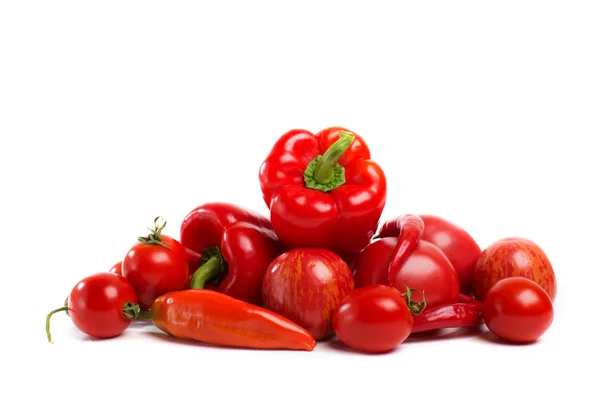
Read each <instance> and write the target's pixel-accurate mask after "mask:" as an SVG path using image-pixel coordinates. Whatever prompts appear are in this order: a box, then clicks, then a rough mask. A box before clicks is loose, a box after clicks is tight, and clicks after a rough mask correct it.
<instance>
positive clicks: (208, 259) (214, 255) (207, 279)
mask: <svg viewBox="0 0 600 400" xmlns="http://www.w3.org/2000/svg"><path fill="white" fill-rule="evenodd" d="M227 269H228V266H227V262H226V261H225V260H224V259H223V255H222V254H221V250H220V249H219V246H212V247H207V248H205V249H204V251H203V252H202V265H200V267H198V269H197V270H196V272H194V274H193V275H192V279H191V280H190V289H204V286H205V285H206V283H210V284H214V285H217V284H219V283H220V282H221V280H222V279H223V277H224V276H225V274H226V273H227Z"/></svg>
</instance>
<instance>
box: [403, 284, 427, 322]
mask: <svg viewBox="0 0 600 400" xmlns="http://www.w3.org/2000/svg"><path fill="white" fill-rule="evenodd" d="M404 287H405V288H406V292H405V293H403V294H402V295H403V296H406V305H408V309H409V310H410V313H411V314H412V315H419V314H421V313H422V312H423V310H425V308H426V307H427V300H426V299H425V291H424V290H423V291H421V290H417V289H412V288H409V287H408V286H406V285H404ZM412 292H417V293H420V294H421V298H422V299H423V301H422V302H418V301H414V300H413V299H412Z"/></svg>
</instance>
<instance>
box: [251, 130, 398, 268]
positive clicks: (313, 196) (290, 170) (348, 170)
mask: <svg viewBox="0 0 600 400" xmlns="http://www.w3.org/2000/svg"><path fill="white" fill-rule="evenodd" d="M259 178H260V184H261V189H262V193H263V198H264V200H265V202H266V204H267V206H268V207H269V209H270V212H271V222H272V224H273V229H274V231H275V233H276V234H277V236H278V237H279V239H280V240H281V241H282V242H283V243H284V244H285V245H287V246H289V247H320V248H326V249H329V250H332V251H334V252H336V253H338V254H339V255H340V256H343V257H344V258H345V259H349V258H350V257H351V256H352V255H354V254H356V253H358V252H359V251H360V250H362V249H363V248H364V247H365V246H367V245H368V244H369V241H370V240H371V238H372V237H373V235H374V234H375V231H376V230H377V225H378V223H379V218H380V217H381V213H382V211H383V208H384V206H385V201H386V190H387V188H386V178H385V174H384V172H383V170H382V169H381V167H380V166H379V165H378V164H377V163H376V162H375V161H373V160H371V154H370V151H369V148H368V147H367V144H366V143H365V141H364V140H363V139H362V138H361V137H360V136H359V135H357V134H356V133H353V132H351V131H349V130H347V129H344V128H341V127H331V128H328V129H324V130H322V131H320V132H318V133H317V134H312V133H311V132H309V131H306V130H302V129H295V130H291V131H289V132H287V133H286V134H284V135H283V136H281V137H280V138H279V140H278V141H277V142H276V143H275V145H274V146H273V148H272V149H271V152H270V153H269V155H268V156H267V158H266V159H265V161H264V162H263V163H262V165H261V167H260V172H259Z"/></svg>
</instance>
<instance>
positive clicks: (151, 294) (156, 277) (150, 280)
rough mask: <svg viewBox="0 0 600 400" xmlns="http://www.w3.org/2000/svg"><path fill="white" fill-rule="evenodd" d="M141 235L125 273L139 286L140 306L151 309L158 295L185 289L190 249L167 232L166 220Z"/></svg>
mask: <svg viewBox="0 0 600 400" xmlns="http://www.w3.org/2000/svg"><path fill="white" fill-rule="evenodd" d="M157 221H158V218H157V219H155V220H154V223H155V229H153V230H151V232H152V233H151V234H150V235H148V236H147V237H140V238H139V239H138V240H139V241H140V242H139V243H137V244H136V245H134V246H133V247H132V248H131V249H130V250H129V251H128V252H127V255H126V256H125V258H124V259H123V266H122V271H123V276H124V277H125V278H126V279H127V280H128V281H129V282H130V283H131V286H133V289H134V290H135V292H136V294H137V296H138V299H139V304H140V307H142V309H144V310H148V309H150V307H151V306H152V302H153V301H154V299H156V298H157V297H158V296H160V295H163V294H165V293H167V292H171V291H176V290H183V289H185V288H187V285H188V282H189V266H188V252H187V251H186V248H185V247H184V246H183V245H182V244H181V243H179V242H178V241H177V240H175V239H173V238H170V237H169V236H166V235H163V234H162V233H161V231H162V230H163V229H164V227H165V225H166V222H165V223H164V224H163V225H162V226H159V225H158V224H157Z"/></svg>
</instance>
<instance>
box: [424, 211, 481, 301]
mask: <svg viewBox="0 0 600 400" xmlns="http://www.w3.org/2000/svg"><path fill="white" fill-rule="evenodd" d="M420 217H421V219H422V220H423V222H425V229H424V230H423V235H422V236H421V240H426V241H428V242H430V243H433V244H435V245H436V246H437V247H439V248H440V249H441V250H442V251H443V252H444V254H445V255H446V257H448V260H450V263H451V264H452V266H453V267H454V270H455V271H456V273H457V274H458V279H459V280H460V288H461V291H462V292H463V293H471V280H472V278H473V270H474V269H475V264H477V260H478V259H479V256H480V255H481V248H480V247H479V245H478V244H477V242H476V241H475V239H473V237H472V236H471V235H470V234H469V233H468V232H467V231H466V230H464V229H463V228H461V227H459V226H458V225H456V224H454V223H452V222H450V221H447V220H445V219H443V218H440V217H438V216H435V215H421V216H420Z"/></svg>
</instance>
